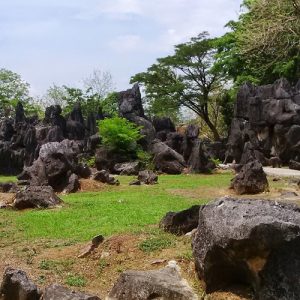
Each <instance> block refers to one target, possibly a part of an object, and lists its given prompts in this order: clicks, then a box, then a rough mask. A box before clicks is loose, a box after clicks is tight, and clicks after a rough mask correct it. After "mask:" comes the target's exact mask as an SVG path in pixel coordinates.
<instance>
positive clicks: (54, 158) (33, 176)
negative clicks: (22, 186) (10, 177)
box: [18, 140, 82, 192]
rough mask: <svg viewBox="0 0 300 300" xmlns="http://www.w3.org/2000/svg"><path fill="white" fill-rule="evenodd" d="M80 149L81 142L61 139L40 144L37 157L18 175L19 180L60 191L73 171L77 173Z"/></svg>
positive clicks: (66, 184)
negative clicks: (60, 140)
mask: <svg viewBox="0 0 300 300" xmlns="http://www.w3.org/2000/svg"><path fill="white" fill-rule="evenodd" d="M81 151H82V144H81V142H77V141H71V140H63V141H62V142H60V143H58V142H53V143H47V144H44V145H42V147H41V149H40V151H39V157H38V159H37V160H35V161H34V163H33V165H32V166H30V167H28V168H25V169H24V170H23V172H22V173H21V174H20V175H18V179H19V180H28V181H29V182H30V185H32V186H48V185H49V186H51V187H52V188H53V189H54V190H55V191H56V192H62V191H63V190H64V189H65V188H66V187H67V186H68V185H69V183H70V180H69V179H70V176H71V175H72V174H73V173H75V174H76V173H78V174H76V175H79V173H80V172H79V171H80V170H81V169H80V164H79V163H78V158H77V156H78V154H79V153H81Z"/></svg>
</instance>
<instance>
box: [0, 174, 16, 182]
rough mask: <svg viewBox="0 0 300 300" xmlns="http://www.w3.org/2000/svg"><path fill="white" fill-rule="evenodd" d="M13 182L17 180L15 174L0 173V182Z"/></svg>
mask: <svg viewBox="0 0 300 300" xmlns="http://www.w3.org/2000/svg"><path fill="white" fill-rule="evenodd" d="M8 181H10V182H15V181H17V178H16V177H15V176H3V175H0V182H8Z"/></svg>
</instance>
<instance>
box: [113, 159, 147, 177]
mask: <svg viewBox="0 0 300 300" xmlns="http://www.w3.org/2000/svg"><path fill="white" fill-rule="evenodd" d="M140 167H141V166H140V162H138V161H133V162H127V163H120V164H116V165H115V166H114V170H115V172H116V173H117V174H120V175H138V173H139V170H140Z"/></svg>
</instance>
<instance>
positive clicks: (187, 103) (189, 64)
mask: <svg viewBox="0 0 300 300" xmlns="http://www.w3.org/2000/svg"><path fill="white" fill-rule="evenodd" d="M215 54H216V50H215V40H214V39H210V38H209V36H208V33H207V32H203V33H201V34H199V35H198V36H197V37H194V38H192V39H191V40H190V41H189V42H187V43H184V44H179V45H177V46H175V54H174V55H171V56H167V57H164V58H160V59H158V60H157V63H156V64H154V65H152V66H151V67H150V68H148V70H147V71H146V72H143V73H139V74H136V75H135V76H133V77H132V78H131V82H132V83H133V82H139V83H141V84H143V85H144V87H145V92H146V97H147V98H148V99H151V100H152V105H155V104H156V105H159V106H161V107H164V106H167V107H171V108H173V109H178V108H179V107H181V106H184V107H188V108H189V109H191V110H192V111H194V112H195V113H196V114H197V115H198V116H199V117H200V118H202V119H203V121H204V122H205V123H206V124H207V126H208V127H209V128H210V130H211V131H212V133H213V136H214V139H215V140H219V139H220V135H219V133H218V130H217V128H216V126H215V124H214V123H213V122H212V121H211V119H210V113H209V105H210V101H211V99H212V97H213V96H215V95H216V94H217V93H219V91H220V89H221V87H222V80H223V77H222V73H221V72H219V70H218V69H217V68H214V56H215ZM151 100H150V101H151Z"/></svg>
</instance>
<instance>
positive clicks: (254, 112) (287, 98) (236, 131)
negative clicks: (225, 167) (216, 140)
mask: <svg viewBox="0 0 300 300" xmlns="http://www.w3.org/2000/svg"><path fill="white" fill-rule="evenodd" d="M298 86H299V82H298V84H297V85H296V86H295V87H292V86H291V85H290V84H289V82H288V81H287V80H285V79H280V80H277V81H276V82H275V83H274V84H272V85H271V84H270V85H265V86H254V85H252V84H249V83H247V84H244V85H243V86H242V87H241V88H240V91H239V93H238V95H237V100H236V102H235V109H234V119H233V121H232V124H231V132H230V136H229V140H228V151H227V154H226V157H227V159H226V160H227V162H230V161H233V160H235V162H236V163H240V162H241V158H242V155H243V152H244V146H245V144H246V143H247V142H250V144H251V147H252V150H253V153H254V150H255V151H256V154H259V156H260V158H261V159H263V160H264V158H267V159H268V158H270V157H271V156H275V157H279V158H280V159H281V160H282V162H283V163H287V162H288V161H289V160H291V159H293V160H296V161H299V159H300V157H299V154H300V135H299V133H300V102H299V89H298ZM255 158H256V159H259V157H257V156H256V157H255ZM259 160H260V159H259ZM260 162H261V163H263V161H261V160H260Z"/></svg>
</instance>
